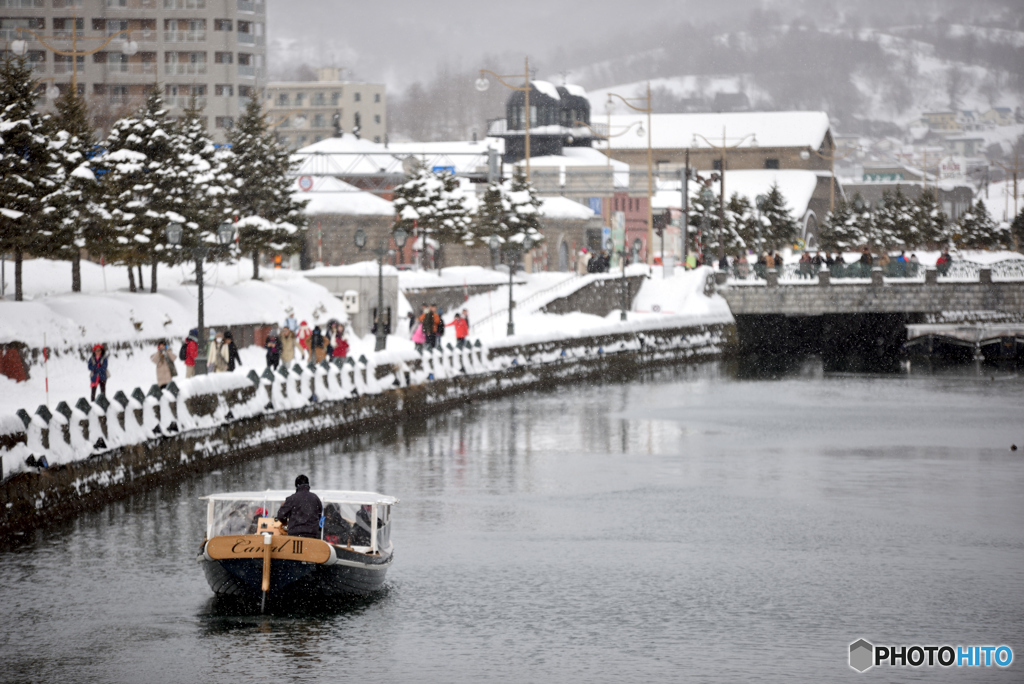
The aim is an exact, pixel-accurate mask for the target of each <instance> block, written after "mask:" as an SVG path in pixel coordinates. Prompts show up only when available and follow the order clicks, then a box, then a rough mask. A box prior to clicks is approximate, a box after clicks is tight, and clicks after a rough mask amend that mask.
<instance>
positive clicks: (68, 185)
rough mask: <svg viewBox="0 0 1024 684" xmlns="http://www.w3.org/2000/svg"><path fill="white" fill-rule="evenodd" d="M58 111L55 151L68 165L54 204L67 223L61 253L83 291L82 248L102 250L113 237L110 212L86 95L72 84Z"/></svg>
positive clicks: (54, 121) (74, 283) (73, 284)
mask: <svg viewBox="0 0 1024 684" xmlns="http://www.w3.org/2000/svg"><path fill="white" fill-rule="evenodd" d="M55 105H56V110H57V113H56V115H55V116H54V117H53V119H51V123H52V126H53V129H54V130H55V131H56V133H55V135H54V136H53V138H54V141H55V152H56V155H57V158H58V159H59V160H60V164H61V166H63V168H64V183H63V185H62V186H61V188H60V190H59V191H58V192H57V193H55V201H54V205H55V206H56V208H57V214H58V217H59V219H60V221H61V223H62V225H63V230H62V233H66V234H67V239H66V240H65V241H62V251H63V253H62V254H60V255H59V256H61V257H62V258H64V259H67V260H69V261H71V291H72V292H81V290H82V270H81V255H82V250H83V249H85V250H87V251H88V252H89V253H90V254H96V253H98V252H99V251H100V250H101V249H102V247H103V245H105V244H107V243H108V242H109V241H110V240H112V239H113V236H112V235H111V230H110V228H111V226H110V214H109V213H108V212H107V211H106V209H105V208H104V207H103V205H102V193H101V189H100V184H99V182H98V180H97V178H96V174H95V172H94V170H93V168H92V165H91V162H90V157H92V156H94V155H95V154H97V149H96V138H95V133H94V131H93V128H92V125H91V124H90V123H89V111H88V106H87V105H86V102H85V98H83V97H82V96H80V95H78V94H77V93H76V92H75V91H74V90H73V89H71V88H68V89H66V90H65V91H64V93H63V94H62V95H61V96H60V97H59V98H58V99H57V102H56V103H55Z"/></svg>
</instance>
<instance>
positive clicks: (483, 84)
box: [476, 57, 531, 183]
mask: <svg viewBox="0 0 1024 684" xmlns="http://www.w3.org/2000/svg"><path fill="white" fill-rule="evenodd" d="M524 65H525V66H524V68H523V86H522V87H521V88H520V87H517V86H514V85H511V84H509V83H506V82H505V79H506V78H518V77H519V75H518V74H504V75H501V74H496V73H494V72H493V71H491V70H490V69H481V70H480V78H478V79H476V89H477V90H479V91H480V92H481V93H482V92H484V91H485V90H487V89H488V88H490V87H491V82H490V81H488V80H487V77H486V76H484V74H490V75H491V76H493V77H494V78H496V79H498V83H500V84H501V85H503V86H505V87H506V88H511V89H512V90H518V91H520V92H521V93H523V119H524V120H525V122H526V136H525V139H524V143H525V148H526V149H525V153H526V182H527V183H529V182H530V87H531V86H530V58H529V57H527V58H525V60H524Z"/></svg>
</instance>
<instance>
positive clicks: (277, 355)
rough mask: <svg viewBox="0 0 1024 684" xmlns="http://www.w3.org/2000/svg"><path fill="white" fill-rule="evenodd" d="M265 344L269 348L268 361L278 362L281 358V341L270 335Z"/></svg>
mask: <svg viewBox="0 0 1024 684" xmlns="http://www.w3.org/2000/svg"><path fill="white" fill-rule="evenodd" d="M263 346H264V347H265V348H266V350H267V363H276V362H278V361H280V360H281V342H280V341H279V340H278V339H277V338H276V337H273V336H270V337H268V338H267V341H266V342H265V343H264V345H263Z"/></svg>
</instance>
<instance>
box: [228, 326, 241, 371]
mask: <svg viewBox="0 0 1024 684" xmlns="http://www.w3.org/2000/svg"><path fill="white" fill-rule="evenodd" d="M224 350H225V352H226V354H227V360H228V372H231V371H234V370H235V368H239V367H241V365H242V357H241V356H239V355H238V347H236V346H235V338H234V337H233V336H232V335H231V331H230V330H225V331H224Z"/></svg>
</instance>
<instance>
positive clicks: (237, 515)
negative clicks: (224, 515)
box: [220, 504, 249, 535]
mask: <svg viewBox="0 0 1024 684" xmlns="http://www.w3.org/2000/svg"><path fill="white" fill-rule="evenodd" d="M244 510H245V504H241V505H236V506H235V507H234V508H233V509H231V512H230V513H229V514H228V519H227V522H225V523H224V527H223V528H222V529H221V531H220V533H221V534H222V535H233V534H246V533H247V532H248V531H249V521H248V520H246V517H245V514H244V512H243V511H244Z"/></svg>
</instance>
